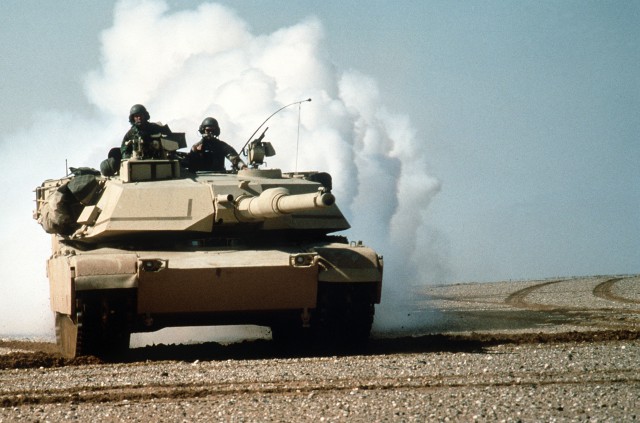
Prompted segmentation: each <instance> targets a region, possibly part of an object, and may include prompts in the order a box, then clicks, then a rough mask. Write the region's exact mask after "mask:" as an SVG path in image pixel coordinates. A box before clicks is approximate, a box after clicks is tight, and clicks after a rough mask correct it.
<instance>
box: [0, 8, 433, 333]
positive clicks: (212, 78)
mask: <svg viewBox="0 0 640 423" xmlns="http://www.w3.org/2000/svg"><path fill="white" fill-rule="evenodd" d="M101 41H102V60H101V66H100V68H99V69H96V70H95V71H93V72H91V73H90V74H89V75H87V77H86V80H85V88H86V93H87V98H88V101H89V102H90V103H91V104H93V105H94V106H95V107H96V108H97V109H98V110H99V112H100V116H101V117H100V120H99V121H96V119H95V118H94V119H91V118H89V117H87V116H73V115H71V114H69V113H67V112H60V111H58V112H51V113H48V114H45V115H43V116H39V117H38V119H36V121H37V122H38V123H37V127H34V128H31V129H28V130H25V131H24V132H22V133H19V134H14V135H11V136H9V137H8V138H7V139H8V142H7V146H9V147H10V148H9V149H8V155H9V157H10V159H11V160H15V161H19V160H22V158H23V157H29V160H28V162H26V161H25V166H27V167H28V168H29V169H30V172H29V173H28V175H29V176H28V178H25V175H26V174H27V173H26V172H25V173H20V172H17V173H16V174H15V175H12V177H10V182H11V187H10V189H9V196H10V199H11V201H10V202H7V203H5V204H4V205H3V214H2V215H3V217H4V219H3V222H2V223H1V225H2V226H1V227H0V228H1V230H2V236H3V240H9V243H7V242H3V244H4V245H3V247H2V249H3V251H2V257H1V262H0V272H1V275H2V276H1V277H2V285H1V286H2V292H1V294H2V296H1V298H0V302H1V303H0V308H1V309H2V311H1V313H3V316H2V322H3V323H2V327H0V331H1V332H2V333H6V334H11V333H15V334H23V333H36V334H47V333H50V332H52V319H51V316H50V312H49V310H48V304H47V305H46V306H45V305H44V304H46V302H47V298H48V284H47V281H46V278H45V277H44V261H45V259H46V257H47V256H48V252H45V251H46V250H47V249H48V247H49V244H48V242H47V241H46V239H47V236H46V235H45V234H44V232H42V231H40V232H41V234H38V235H35V232H38V231H39V230H40V228H39V227H38V226H37V224H36V223H35V222H34V221H33V220H30V219H28V218H27V216H28V217H29V218H30V216H31V210H30V209H33V193H32V192H31V191H32V190H33V188H34V187H35V186H36V185H38V184H39V183H40V182H41V181H42V180H44V179H46V178H55V177H60V176H62V174H63V171H64V160H65V159H68V161H69V164H70V165H72V166H91V167H98V164H99V163H100V161H101V160H102V159H103V158H104V157H105V156H106V153H107V151H108V149H109V148H111V147H113V146H118V145H119V143H120V140H121V137H122V134H124V132H125V131H126V130H127V129H128V124H127V117H128V110H129V108H130V107H131V105H133V104H135V103H142V104H144V105H145V106H146V107H147V109H148V110H149V112H150V114H151V120H153V121H162V122H163V123H168V124H169V126H170V127H171V128H172V130H174V131H178V132H186V133H187V140H188V142H189V143H193V142H195V141H197V138H198V137H197V133H196V131H197V127H198V125H199V123H200V121H201V120H202V119H203V118H204V117H206V116H215V117H216V118H217V119H218V121H219V122H220V125H221V129H222V134H221V138H222V139H225V140H226V141H228V142H229V143H230V144H232V145H233V146H235V147H236V148H237V149H239V148H240V147H242V145H243V144H244V142H245V141H246V140H247V137H249V135H250V134H251V133H253V131H254V130H255V129H256V128H257V126H258V125H259V124H260V123H262V121H263V120H264V119H265V118H266V117H267V116H269V115H270V114H271V113H272V112H274V111H275V110H277V109H278V108H280V107H282V106H283V105H286V104H289V103H292V102H295V101H298V100H304V99H306V98H309V97H310V98H312V99H313V101H312V102H311V103H304V104H302V105H301V106H300V109H299V108H298V106H293V107H290V108H288V109H286V110H283V111H282V112H281V113H279V114H278V115H276V116H275V117H274V118H272V119H271V120H270V121H269V123H268V124H267V126H269V128H270V129H269V131H268V132H267V139H268V140H269V141H271V142H272V143H273V144H274V146H275V148H276V151H277V152H278V155H277V156H275V157H273V158H270V161H269V163H268V165H269V167H281V168H283V169H284V170H295V169H294V167H296V166H297V170H312V169H317V170H322V171H328V172H330V173H331V174H332V176H333V180H334V194H335V195H336V197H337V201H338V204H339V205H340V208H341V209H342V210H343V212H345V214H346V215H347V217H348V218H349V220H350V222H351V224H352V226H353V229H352V230H351V231H350V232H349V233H348V235H350V238H352V239H362V240H363V241H365V243H366V244H369V245H371V246H373V247H374V248H376V249H377V250H378V251H379V253H381V254H384V256H385V265H386V267H385V282H384V284H385V294H383V301H384V298H385V295H387V294H388V295H395V296H396V297H395V298H396V300H398V298H401V297H402V295H400V294H402V293H409V292H410V290H409V288H410V286H411V285H415V284H419V283H421V282H422V278H421V275H426V274H429V269H426V268H424V263H429V262H430V261H431V262H432V261H433V258H434V257H435V256H433V255H432V254H431V253H425V252H418V247H424V246H428V245H429V243H428V241H427V240H428V236H429V235H428V233H427V231H426V227H425V225H424V217H425V210H426V209H427V206H428V205H429V202H430V201H431V199H432V197H433V196H434V195H435V194H436V193H437V192H438V190H439V188H440V184H439V182H438V181H437V180H436V179H435V178H433V177H432V176H430V175H429V174H428V173H427V170H426V163H425V158H424V157H423V156H422V155H421V153H420V152H421V151H422V150H423V148H421V147H420V145H419V140H417V139H416V135H415V133H414V131H413V129H412V127H411V124H410V122H409V120H408V118H407V117H405V116H398V115H394V114H393V113H390V112H389V111H387V110H386V109H385V108H384V106H383V105H382V102H381V99H380V95H379V93H378V88H377V84H376V81H374V80H373V79H372V78H370V77H368V76H366V75H364V74H362V73H360V72H358V71H353V70H348V71H341V70H337V69H335V67H334V66H333V65H332V63H331V61H330V60H329V58H328V55H327V52H326V51H325V49H324V46H323V26H322V23H321V22H320V21H319V20H318V19H315V18H309V19H307V20H305V21H303V22H301V23H298V24H296V25H293V26H290V27H285V28H281V29H279V30H277V31H275V32H273V33H271V34H265V35H255V34H252V33H250V32H249V30H248V25H247V24H246V23H245V22H244V21H243V20H242V19H241V18H240V17H239V16H238V15H237V14H236V13H235V12H234V11H233V10H231V9H229V8H226V7H224V6H221V5H218V4H209V3H206V4H202V5H201V6H199V7H198V8H197V9H195V10H187V11H179V12H172V11H170V10H169V8H168V6H167V5H166V3H164V2H162V1H159V0H146V1H135V2H134V1H129V0H124V1H121V2H119V3H118V4H117V5H116V8H115V13H114V23H113V26H112V27H111V28H110V29H108V30H106V31H105V32H104V33H103V34H102V38H101ZM299 111H300V112H301V115H300V118H301V121H300V124H301V126H300V136H299V138H298V112H299ZM42 128H46V134H45V135H44V136H43V132H42ZM97 128H99V130H98V129H97ZM3 144H4V142H3ZM44 152H46V154H42V153H44ZM16 168H18V169H19V168H20V167H19V166H16ZM8 204H12V206H11V210H8V209H6V207H7V206H8ZM16 204H19V206H16ZM27 205H28V206H27ZM27 220H30V221H28V222H27ZM15 222H18V223H17V224H15ZM25 228H26V229H25ZM34 228H35V230H34ZM22 240H25V241H26V242H20V241H22ZM25 244H26V245H31V246H33V247H32V248H28V249H26V250H22V251H19V254H18V252H17V251H15V249H16V246H17V245H25ZM42 246H44V247H45V248H41V247H42ZM425 255H429V257H431V260H429V259H425ZM389 288H392V289H389ZM399 295H400V296H399ZM43 309H45V311H44V312H43ZM385 312H388V313H390V311H389V310H386V311H385V308H382V311H381V312H379V313H378V314H377V317H376V319H377V323H376V324H380V327H385V324H384V320H385ZM45 314H46V317H45V316H44V315H45ZM17 316H22V317H17ZM34 316H35V317H37V318H36V319H33V317H34ZM34 322H36V323H34ZM380 322H382V323H380ZM386 326H387V327H388V326H389V325H386Z"/></svg>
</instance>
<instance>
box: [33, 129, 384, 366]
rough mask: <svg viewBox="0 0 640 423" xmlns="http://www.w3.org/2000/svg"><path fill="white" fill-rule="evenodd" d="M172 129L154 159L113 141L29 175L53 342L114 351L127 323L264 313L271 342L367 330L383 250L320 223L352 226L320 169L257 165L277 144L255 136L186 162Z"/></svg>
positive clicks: (157, 325)
mask: <svg viewBox="0 0 640 423" xmlns="http://www.w3.org/2000/svg"><path fill="white" fill-rule="evenodd" d="M263 135H264V134H263ZM177 138H178V139H177V140H171V139H168V138H163V139H160V140H159V144H158V146H157V148H160V149H161V151H162V152H163V154H162V155H161V157H162V158H160V159H157V158H155V159H145V158H144V155H138V157H135V155H134V157H132V158H131V159H129V160H120V158H119V157H116V156H117V154H114V155H113V157H110V158H109V159H108V160H107V161H105V162H103V165H102V166H101V169H102V170H103V172H102V173H101V172H99V171H95V170H93V169H90V168H79V169H72V172H73V174H72V175H70V176H67V177H64V178H61V179H52V180H47V181H45V182H44V183H42V185H41V186H39V187H37V188H36V210H35V212H34V218H35V219H36V220H38V222H39V223H40V224H41V225H42V226H43V228H44V229H45V231H47V232H48V233H51V234H52V255H51V257H50V258H49V260H48V261H47V275H48V278H49V285H50V302H51V308H52V310H53V312H54V314H55V325H56V340H57V343H58V346H59V348H60V351H61V353H62V354H63V355H64V356H66V357H71V358H72V357H76V356H81V355H89V354H91V355H98V356H105V355H111V354H117V353H122V352H124V351H126V350H127V349H128V348H129V339H130V335H131V333H136V332H151V331H157V330H159V329H162V328H165V327H179V326H210V325H247V324H252V325H260V326H267V327H270V328H271V330H272V334H273V339H274V341H276V342H281V343H283V345H296V344H301V345H302V344H305V343H313V344H317V343H325V342H326V343H332V344H334V345H337V346H351V345H362V344H364V343H366V341H367V339H368V338H369V334H370V331H371V325H372V322H373V317H374V305H375V304H377V303H379V302H380V294H381V287H382V269H383V261H382V257H381V256H380V255H378V254H377V253H376V252H375V251H374V250H372V249H371V248H368V247H366V246H365V245H363V244H362V243H361V242H349V241H348V240H347V239H346V238H345V237H344V236H339V235H331V234H333V233H334V232H338V231H342V230H345V229H348V228H349V227H350V226H349V223H348V222H347V221H346V219H345V217H344V216H343V214H342V213H341V211H340V209H339V208H338V206H336V204H335V198H334V196H333V195H332V194H331V184H332V181H331V176H330V175H329V174H327V173H322V172H301V173H295V174H294V173H283V172H281V171H280V170H279V169H266V168H263V166H264V165H263V159H264V157H265V156H269V155H271V154H275V151H274V149H273V147H272V146H271V144H270V143H268V142H263V141H262V137H260V138H259V139H255V140H253V141H252V142H251V143H248V144H249V145H248V154H247V156H248V160H247V161H248V163H249V166H247V167H245V168H244V169H242V170H239V171H236V170H233V171H225V172H217V173H216V172H206V171H198V172H193V171H190V170H189V168H188V167H186V166H185V163H184V160H182V159H183V158H184V154H181V153H179V152H177V150H178V149H179V148H181V147H184V146H185V145H186V144H185V142H184V134H182V138H181V139H180V137H177ZM112 152H113V150H112ZM155 156H156V157H157V156H158V155H157V154H156V155H155ZM105 174H107V175H109V176H105Z"/></svg>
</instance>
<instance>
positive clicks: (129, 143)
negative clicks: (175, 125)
mask: <svg viewBox="0 0 640 423" xmlns="http://www.w3.org/2000/svg"><path fill="white" fill-rule="evenodd" d="M149 118H150V116H149V112H148V111H147V109H146V107H144V106H143V105H142V104H134V105H133V106H132V107H131V110H130V111H129V123H131V129H129V130H128V131H127V133H126V134H124V137H123V139H122V146H121V147H120V151H121V152H122V158H123V159H129V158H131V156H132V155H133V152H134V145H135V143H136V142H139V141H142V152H143V157H142V158H152V159H162V158H163V156H162V154H163V152H162V149H161V148H153V139H152V136H155V135H158V134H162V135H170V134H171V130H170V129H169V127H168V126H167V125H159V124H157V123H153V122H149Z"/></svg>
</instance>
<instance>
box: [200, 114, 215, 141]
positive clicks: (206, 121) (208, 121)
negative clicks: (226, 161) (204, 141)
mask: <svg viewBox="0 0 640 423" xmlns="http://www.w3.org/2000/svg"><path fill="white" fill-rule="evenodd" d="M207 126H211V127H213V136H215V137H217V136H219V135H220V126H219V125H218V121H217V120H215V119H214V118H212V117H207V118H204V120H203V121H202V123H201V124H200V128H199V129H198V132H200V133H201V134H202V135H204V128H206V127H207Z"/></svg>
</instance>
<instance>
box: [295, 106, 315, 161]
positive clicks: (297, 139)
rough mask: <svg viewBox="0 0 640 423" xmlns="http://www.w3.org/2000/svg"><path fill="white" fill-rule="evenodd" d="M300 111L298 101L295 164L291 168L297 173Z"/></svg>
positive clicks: (300, 107)
mask: <svg viewBox="0 0 640 423" xmlns="http://www.w3.org/2000/svg"><path fill="white" fill-rule="evenodd" d="M309 101H311V99H309ZM301 111H302V104H301V103H298V136H297V137H296V166H295V167H294V168H293V173H294V174H297V173H298V144H299V142H300V114H301Z"/></svg>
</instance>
